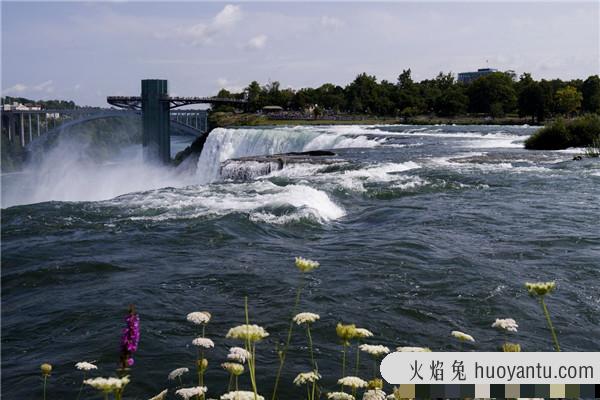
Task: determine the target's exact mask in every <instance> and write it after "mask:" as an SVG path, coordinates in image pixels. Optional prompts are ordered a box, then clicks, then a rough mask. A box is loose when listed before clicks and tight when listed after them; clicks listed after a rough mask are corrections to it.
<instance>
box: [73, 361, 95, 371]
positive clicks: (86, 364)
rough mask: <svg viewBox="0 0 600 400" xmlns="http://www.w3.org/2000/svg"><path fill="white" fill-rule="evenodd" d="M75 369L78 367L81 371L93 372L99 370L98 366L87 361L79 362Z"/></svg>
mask: <svg viewBox="0 0 600 400" xmlns="http://www.w3.org/2000/svg"><path fill="white" fill-rule="evenodd" d="M75 367H77V369H78V370H80V371H91V370H93V369H98V367H96V365H94V364H92V363H90V362H87V361H81V362H78V363H77V364H75Z"/></svg>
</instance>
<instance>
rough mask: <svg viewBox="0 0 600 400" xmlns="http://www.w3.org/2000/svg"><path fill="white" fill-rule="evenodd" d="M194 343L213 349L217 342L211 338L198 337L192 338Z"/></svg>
mask: <svg viewBox="0 0 600 400" xmlns="http://www.w3.org/2000/svg"><path fill="white" fill-rule="evenodd" d="M192 344H193V345H194V346H198V347H204V348H205V349H212V348H213V347H215V344H214V343H213V341H212V340H210V339H209V338H203V337H198V338H196V339H194V340H192Z"/></svg>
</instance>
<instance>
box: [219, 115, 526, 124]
mask: <svg viewBox="0 0 600 400" xmlns="http://www.w3.org/2000/svg"><path fill="white" fill-rule="evenodd" d="M351 117H352V119H334V118H316V119H312V118H311V119H292V118H290V119H283V118H271V117H269V115H264V114H262V115H261V114H249V113H243V114H235V113H225V112H215V113H212V114H211V115H210V117H209V118H210V125H211V126H212V127H226V126H261V125H278V126H280V125H398V124H406V125H453V124H455V125H536V124H531V119H529V118H518V117H503V118H490V117H477V116H475V117H474V116H463V117H453V118H441V117H430V116H426V115H423V116H416V117H408V118H405V117H375V116H360V115H357V116H351Z"/></svg>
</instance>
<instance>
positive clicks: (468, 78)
mask: <svg viewBox="0 0 600 400" xmlns="http://www.w3.org/2000/svg"><path fill="white" fill-rule="evenodd" d="M494 72H498V70H497V69H495V68H479V69H478V70H477V71H475V72H459V73H458V79H457V80H458V83H471V82H473V81H474V80H475V79H478V78H481V77H482V76H486V75H489V74H492V73H494Z"/></svg>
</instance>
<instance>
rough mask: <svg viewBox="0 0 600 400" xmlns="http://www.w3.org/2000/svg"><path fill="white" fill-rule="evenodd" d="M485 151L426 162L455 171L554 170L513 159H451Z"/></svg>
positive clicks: (541, 171)
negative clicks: (462, 160)
mask: <svg viewBox="0 0 600 400" xmlns="http://www.w3.org/2000/svg"><path fill="white" fill-rule="evenodd" d="M486 154H487V153H477V152H474V153H466V154H459V155H456V156H450V157H435V158H430V159H428V160H427V162H428V163H429V164H431V165H433V166H437V167H442V168H447V169H451V170H455V171H473V170H477V171H481V172H484V173H494V172H510V173H526V172H537V173H549V172H556V171H555V170H554V169H551V168H547V167H542V166H537V165H531V166H524V165H515V163H516V162H518V161H515V160H511V161H510V162H509V161H506V162H498V163H483V162H455V161H451V160H456V159H461V158H470V157H479V156H484V155H486Z"/></svg>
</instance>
